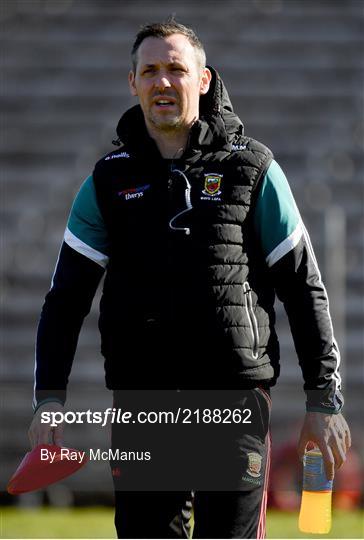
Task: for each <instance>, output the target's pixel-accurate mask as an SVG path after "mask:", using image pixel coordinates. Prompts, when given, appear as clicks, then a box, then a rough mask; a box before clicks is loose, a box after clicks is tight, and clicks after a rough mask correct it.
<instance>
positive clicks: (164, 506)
mask: <svg viewBox="0 0 364 540" xmlns="http://www.w3.org/2000/svg"><path fill="white" fill-rule="evenodd" d="M244 392H246V391H244ZM248 392H249V396H248V401H247V403H248V404H249V407H250V408H252V409H254V410H253V413H254V415H253V416H254V423H253V425H252V428H253V429H251V430H250V431H249V432H248V433H246V434H243V435H242V436H240V437H239V439H238V441H237V443H236V449H237V450H238V456H239V467H238V468H237V469H234V470H236V471H237V475H238V478H237V483H236V486H237V488H236V489H234V490H229V491H228V490H216V491H211V490H209V491H206V490H195V491H187V490H186V491H157V490H153V491H143V492H141V491H130V490H128V491H124V490H123V489H120V482H115V527H116V531H117V535H118V538H264V537H265V517H266V503H267V487H268V476H269V464H270V437H269V418H270V397H269V395H268V393H267V392H266V391H265V390H263V389H261V388H255V389H252V390H249V391H248ZM234 451H236V450H234ZM114 466H115V463H114V464H112V467H114ZM219 467H220V468H221V465H219ZM114 481H115V476H114ZM121 485H122V484H121Z"/></svg>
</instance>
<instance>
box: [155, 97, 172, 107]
mask: <svg viewBox="0 0 364 540" xmlns="http://www.w3.org/2000/svg"><path fill="white" fill-rule="evenodd" d="M175 104H176V102H175V100H174V99H168V98H161V99H155V100H154V105H156V106H157V107H159V108H167V107H173V106H174V105H175Z"/></svg>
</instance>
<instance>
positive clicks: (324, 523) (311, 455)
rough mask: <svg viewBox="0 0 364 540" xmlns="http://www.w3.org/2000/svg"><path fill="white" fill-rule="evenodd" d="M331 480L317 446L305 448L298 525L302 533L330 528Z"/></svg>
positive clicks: (319, 531)
mask: <svg viewBox="0 0 364 540" xmlns="http://www.w3.org/2000/svg"><path fill="white" fill-rule="evenodd" d="M331 496H332V480H328V479H327V477H326V473H325V468H324V460H323V457H322V454H321V451H320V450H319V448H317V447H315V448H313V449H312V450H308V451H307V450H306V452H305V455H304V458H303V486H302V499H301V509H300V516H299V519H298V527H299V529H300V531H302V532H304V533H313V534H327V533H328V532H330V529H331Z"/></svg>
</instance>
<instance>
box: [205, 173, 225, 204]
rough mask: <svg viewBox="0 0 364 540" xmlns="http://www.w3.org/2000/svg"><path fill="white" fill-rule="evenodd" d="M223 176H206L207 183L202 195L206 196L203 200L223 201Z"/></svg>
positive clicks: (210, 174)
mask: <svg viewBox="0 0 364 540" xmlns="http://www.w3.org/2000/svg"><path fill="white" fill-rule="evenodd" d="M222 177H223V175H222V174H213V173H209V174H205V183H204V189H203V190H202V194H203V195H205V197H201V199H217V200H221V199H220V197H219V195H221V193H222V191H221V181H222Z"/></svg>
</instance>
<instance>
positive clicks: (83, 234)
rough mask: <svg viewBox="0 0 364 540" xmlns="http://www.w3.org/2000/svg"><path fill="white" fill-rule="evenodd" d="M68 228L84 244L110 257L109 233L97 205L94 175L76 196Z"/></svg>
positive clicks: (87, 179)
mask: <svg viewBox="0 0 364 540" xmlns="http://www.w3.org/2000/svg"><path fill="white" fill-rule="evenodd" d="M67 226H68V228H69V230H70V231H71V232H72V233H73V234H74V235H75V236H77V238H79V239H80V240H82V242H84V243H85V244H87V245H88V246H90V247H91V248H93V249H96V250H97V251H100V252H101V253H103V254H104V255H108V251H109V250H108V238H107V231H106V228H105V223H104V220H103V218H102V215H101V212H100V209H99V207H98V204H97V200H96V191H95V186H94V183H93V178H92V175H90V176H88V177H87V178H86V180H85V181H84V183H83V184H82V186H81V188H80V191H79V192H78V193H77V195H76V198H75V200H74V202H73V205H72V209H71V213H70V216H69V219H68V224H67Z"/></svg>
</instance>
